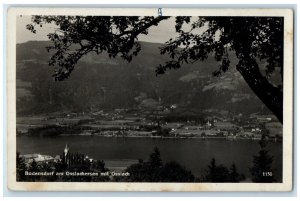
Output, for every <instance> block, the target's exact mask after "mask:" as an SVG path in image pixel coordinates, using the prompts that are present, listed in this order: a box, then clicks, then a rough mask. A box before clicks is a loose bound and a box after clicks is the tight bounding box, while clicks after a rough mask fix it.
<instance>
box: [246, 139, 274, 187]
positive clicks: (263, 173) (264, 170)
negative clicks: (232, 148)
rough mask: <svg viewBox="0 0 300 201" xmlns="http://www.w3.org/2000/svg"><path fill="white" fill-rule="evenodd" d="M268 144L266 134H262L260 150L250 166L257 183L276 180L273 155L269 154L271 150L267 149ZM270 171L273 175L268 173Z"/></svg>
mask: <svg viewBox="0 0 300 201" xmlns="http://www.w3.org/2000/svg"><path fill="white" fill-rule="evenodd" d="M267 144H268V142H267V141H266V136H265V135H262V138H261V140H260V141H259V145H260V150H259V152H258V155H256V156H254V157H253V166H252V167H251V168H250V173H251V175H252V181H253V182H256V183H271V182H275V181H276V180H275V178H274V175H273V171H272V163H273V156H270V155H269V151H268V150H267V149H266V147H267ZM268 173H271V174H272V175H267V174H268Z"/></svg>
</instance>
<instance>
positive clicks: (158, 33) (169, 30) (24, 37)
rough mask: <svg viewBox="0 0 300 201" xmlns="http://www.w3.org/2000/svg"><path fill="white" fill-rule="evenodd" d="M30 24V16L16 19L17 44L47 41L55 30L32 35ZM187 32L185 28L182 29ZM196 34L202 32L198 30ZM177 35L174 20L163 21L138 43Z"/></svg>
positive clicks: (39, 30)
mask: <svg viewBox="0 0 300 201" xmlns="http://www.w3.org/2000/svg"><path fill="white" fill-rule="evenodd" d="M30 23H31V16H20V17H17V43H24V42H27V41H33V40H34V41H45V40H48V37H47V34H48V33H49V32H53V31H54V30H55V25H49V24H47V25H44V26H43V27H42V28H39V27H38V28H37V32H36V34H33V33H32V32H30V31H29V30H27V29H26V25H27V24H30ZM184 28H185V29H186V30H187V28H188V27H187V26H186V27H184ZM197 32H199V33H200V32H202V29H199V30H198V31H197ZM177 36H178V34H177V33H176V32H175V19H174V18H170V19H168V20H163V21H162V22H160V23H159V25H158V26H153V27H151V28H150V29H149V34H148V35H141V36H140V37H139V40H140V41H146V42H153V43H164V42H166V41H168V40H169V39H170V38H175V37H177Z"/></svg>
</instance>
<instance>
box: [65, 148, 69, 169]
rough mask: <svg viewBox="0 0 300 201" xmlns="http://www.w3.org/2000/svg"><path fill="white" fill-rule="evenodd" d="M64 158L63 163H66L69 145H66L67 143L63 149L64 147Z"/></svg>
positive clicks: (67, 161)
mask: <svg viewBox="0 0 300 201" xmlns="http://www.w3.org/2000/svg"><path fill="white" fill-rule="evenodd" d="M64 159H65V161H64V162H65V163H66V164H69V160H68V159H69V145H68V143H67V144H66V147H65V149H64Z"/></svg>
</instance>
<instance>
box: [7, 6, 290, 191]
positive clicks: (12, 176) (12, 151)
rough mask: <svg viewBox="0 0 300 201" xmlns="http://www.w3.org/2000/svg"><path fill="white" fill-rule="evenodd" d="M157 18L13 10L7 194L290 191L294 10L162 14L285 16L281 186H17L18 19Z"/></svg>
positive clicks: (168, 12) (137, 11)
mask: <svg viewBox="0 0 300 201" xmlns="http://www.w3.org/2000/svg"><path fill="white" fill-rule="evenodd" d="M85 13H86V14H88V15H119V16H120V15H123V16H124V15H131V16H134V15H135V16H145V15H150V16H151V15H152V16H157V8H143V9H141V8H93V9H92V8H9V9H8V15H7V123H8V125H7V128H8V134H7V144H8V157H7V158H8V159H12V160H9V161H8V166H7V167H8V169H7V173H8V188H9V189H10V190H21V191H79V190H82V191H291V190H292V154H293V153H292V151H293V137H292V135H293V129H292V128H293V12H292V10H290V9H227V8H223V9H199V8H197V9H190V8H185V9H178V8H163V15H164V16H179V15H181V16H184V15H187V16H283V17H284V19H285V20H284V108H285V109H284V123H283V133H284V134H283V136H284V137H283V182H282V183H271V184H258V183H118V182H116V183H113V182H107V183H94V182H91V183H78V182H70V183H66V182H35V183H33V182H16V169H15V167H16V161H15V156H16V116H15V115H16V106H15V103H16V83H15V81H16V77H15V75H16V71H15V70H16V26H15V24H16V15H20V14H22V15H84V14H85Z"/></svg>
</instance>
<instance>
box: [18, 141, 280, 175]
mask: <svg viewBox="0 0 300 201" xmlns="http://www.w3.org/2000/svg"><path fill="white" fill-rule="evenodd" d="M66 143H68V144H69V147H70V152H80V153H83V154H86V155H88V156H89V157H91V158H94V159H100V160H104V161H105V160H120V159H122V160H123V159H133V160H136V159H143V160H147V159H148V157H149V154H150V153H151V152H152V151H153V149H154V147H155V146H157V147H158V148H159V150H160V153H161V157H162V160H163V162H167V161H172V160H175V161H177V162H179V163H180V164H181V165H183V166H185V167H186V168H187V169H189V170H191V171H192V172H193V174H194V175H196V176H200V175H203V174H205V170H206V168H207V165H208V164H209V162H210V160H211V159H212V158H213V157H214V158H215V159H216V162H217V164H224V165H226V166H230V165H231V164H232V163H235V164H236V166H237V169H238V171H239V172H241V173H243V174H245V175H246V177H250V173H249V167H251V166H252V160H253V156H254V155H256V154H257V153H258V151H259V149H260V147H259V144H258V141H255V140H236V141H229V140H225V139H162V138H108V137H100V136H93V137H91V136H78V135H77V136H75V135H74V136H58V137H45V136H43V137H33V136H18V137H17V150H18V151H19V152H20V153H21V154H30V153H40V154H46V155H51V156H55V155H58V154H62V153H63V150H64V148H65V145H66ZM268 149H269V150H270V152H269V153H270V155H272V156H274V161H273V170H274V172H273V174H274V175H275V177H276V178H277V179H278V180H281V178H282V143H278V142H270V143H269V144H268Z"/></svg>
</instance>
